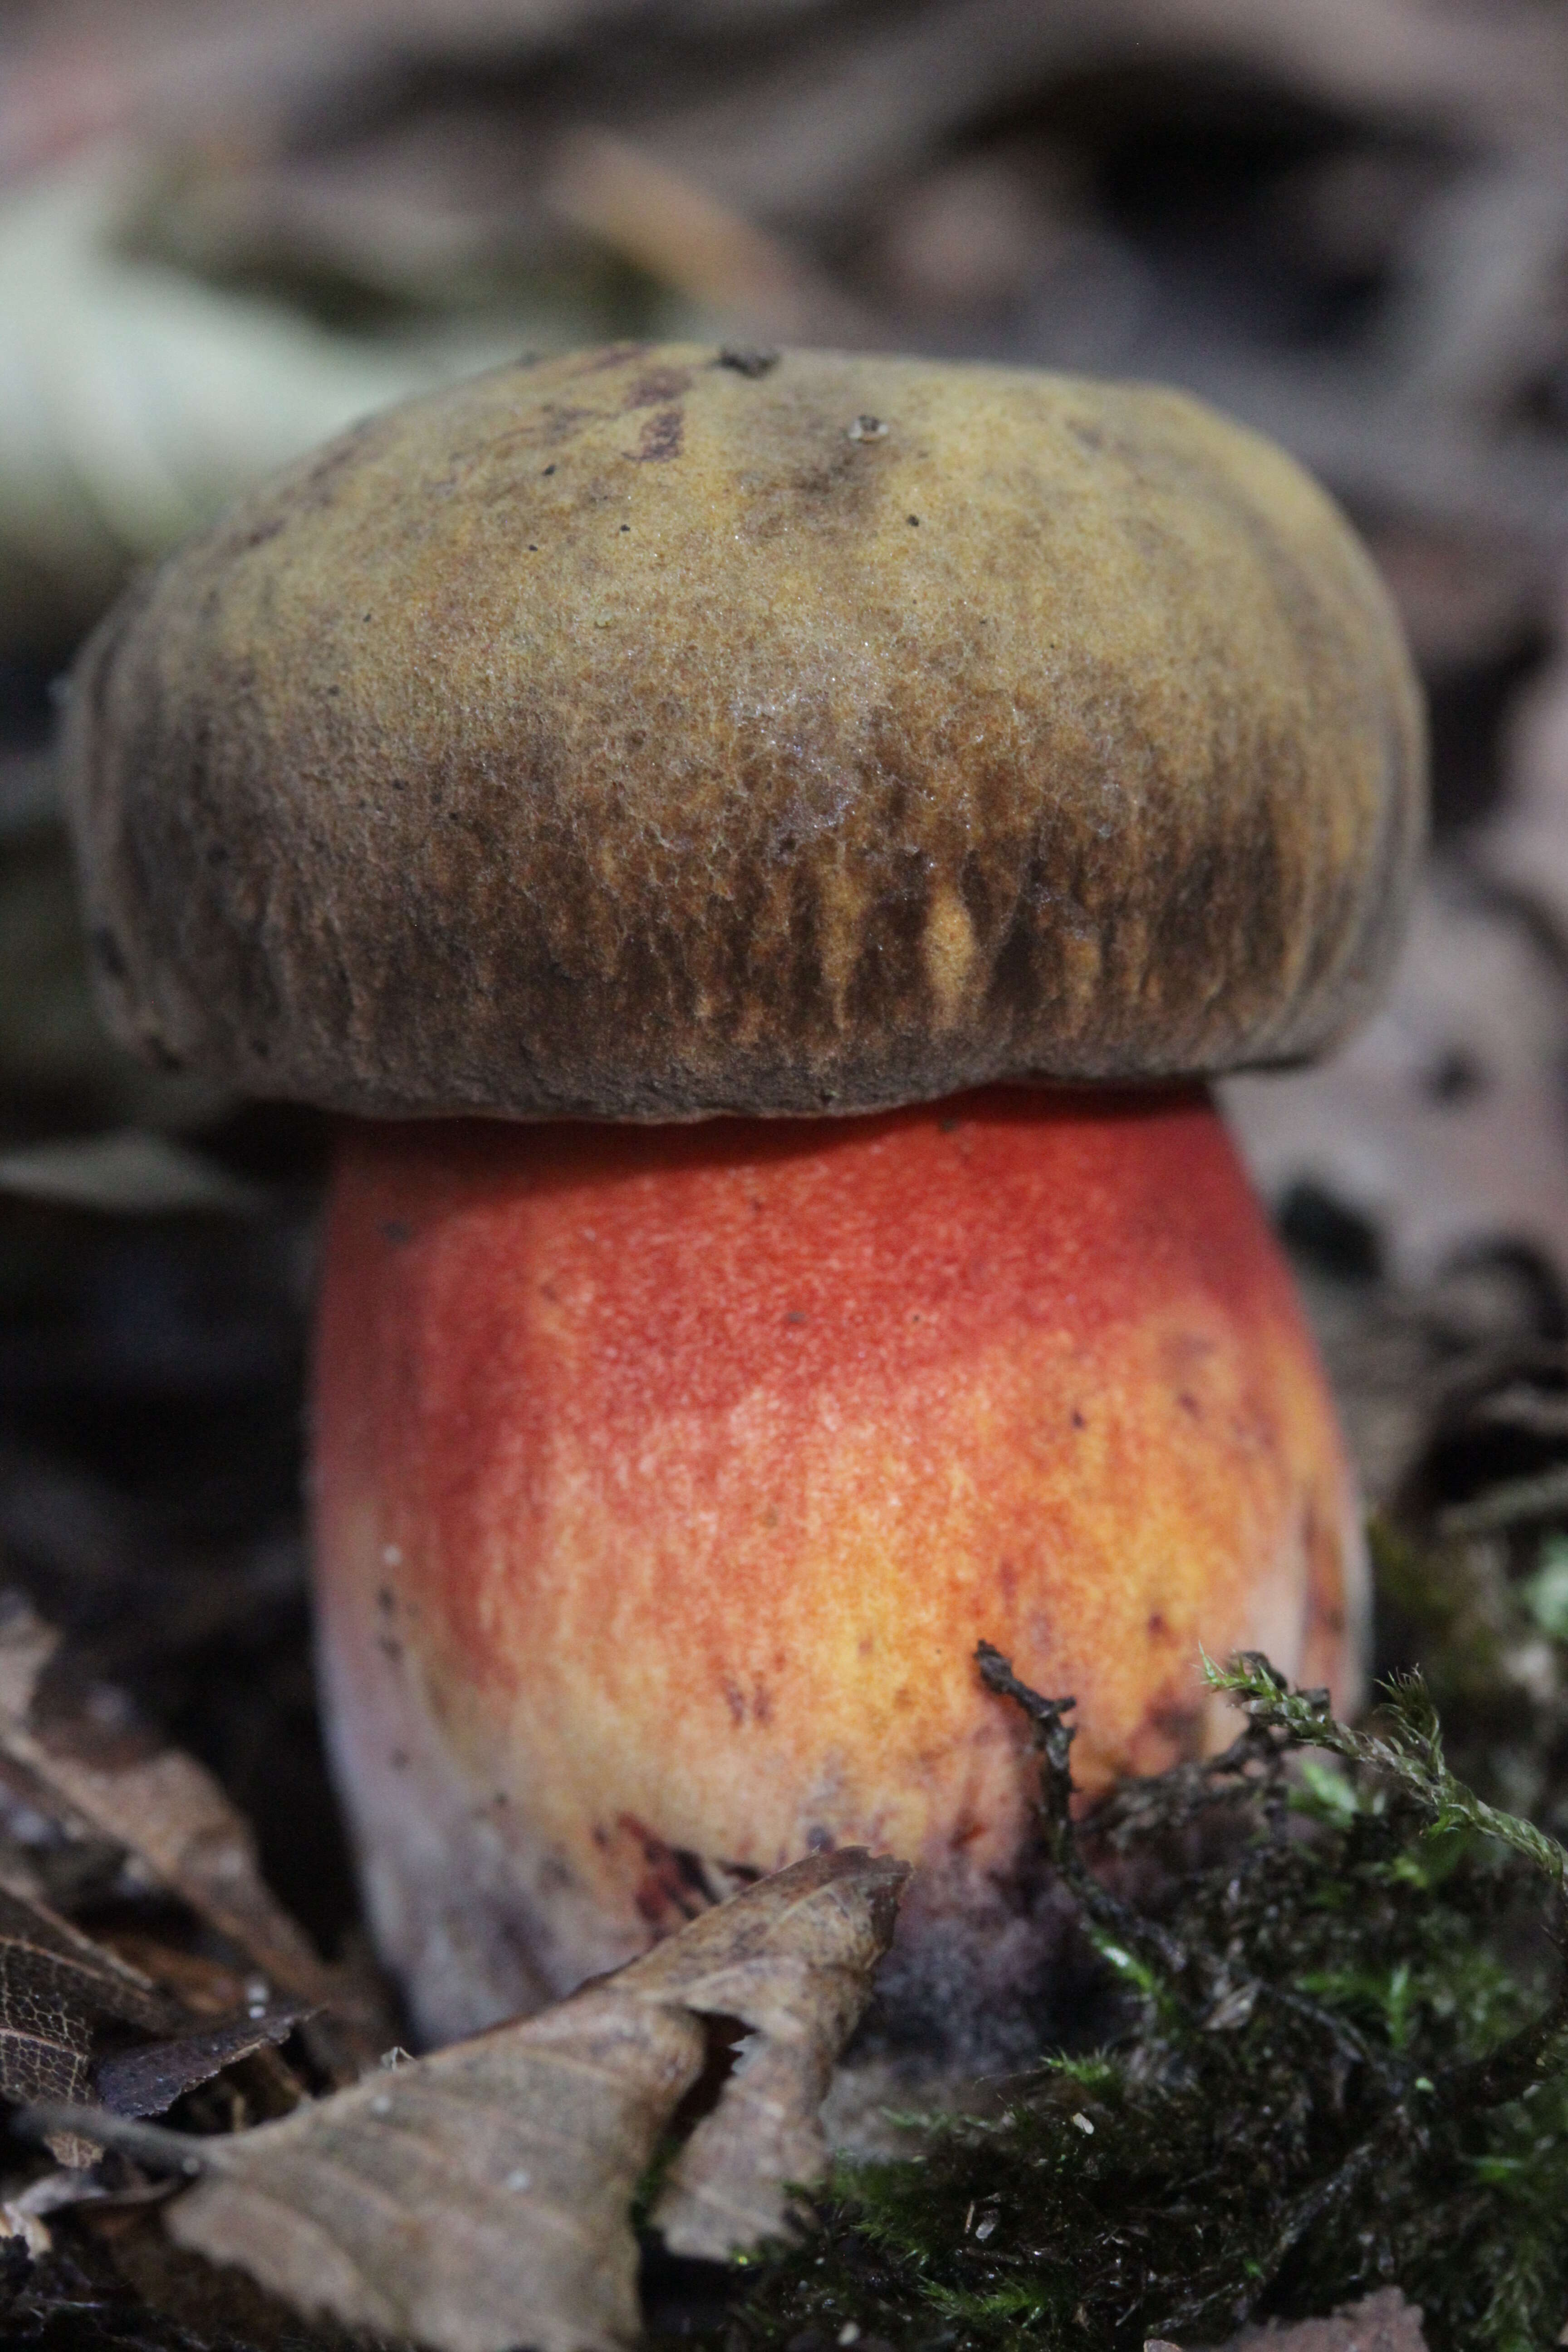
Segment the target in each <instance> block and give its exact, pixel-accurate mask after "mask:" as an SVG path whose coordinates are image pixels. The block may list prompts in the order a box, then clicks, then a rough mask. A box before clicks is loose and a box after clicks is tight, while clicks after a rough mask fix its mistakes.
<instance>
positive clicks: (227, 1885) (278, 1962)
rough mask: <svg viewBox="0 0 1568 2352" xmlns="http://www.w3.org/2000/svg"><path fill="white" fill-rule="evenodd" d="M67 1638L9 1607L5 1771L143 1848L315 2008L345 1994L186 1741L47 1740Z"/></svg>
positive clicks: (171, 1880) (0, 1713)
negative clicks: (110, 1757) (96, 1751)
mask: <svg viewBox="0 0 1568 2352" xmlns="http://www.w3.org/2000/svg"><path fill="white" fill-rule="evenodd" d="M59 1639H60V1637H59V1635H58V1633H57V1632H56V1630H55V1629H54V1627H52V1626H51V1625H48V1624H47V1623H46V1622H44V1620H43V1619H42V1618H40V1617H38V1616H37V1615H36V1614H35V1613H34V1612H33V1611H32V1610H31V1609H30V1608H28V1607H27V1605H26V1602H25V1601H23V1600H21V1598H20V1597H19V1596H18V1595H16V1594H6V1595H5V1606H4V1610H3V1612H0V1771H6V1770H9V1771H11V1772H19V1773H20V1774H21V1776H23V1783H24V1785H25V1786H26V1788H27V1790H28V1791H29V1793H36V1794H37V1796H38V1797H39V1798H40V1800H41V1801H43V1802H44V1803H45V1804H46V1805H47V1806H48V1807H49V1808H50V1809H52V1810H58V1811H61V1812H62V1813H64V1814H66V1815H68V1816H74V1817H75V1818H77V1819H78V1820H79V1821H81V1822H85V1823H86V1824H87V1825H89V1827H90V1828H92V1829H93V1830H95V1831H97V1832H100V1833H101V1834H103V1835H106V1836H108V1837H110V1838H111V1839H113V1840H114V1841H115V1842H116V1843H119V1844H121V1845H123V1846H124V1847H125V1848H126V1849H127V1850H128V1851H129V1852H130V1853H133V1854H135V1855H137V1856H138V1857H139V1858H140V1860H141V1861H142V1863H143V1864H145V1865H146V1867H147V1869H148V1870H149V1871H150V1872H151V1873H152V1874H153V1877H154V1878H155V1879H156V1880H157V1881H158V1882H159V1883H160V1884H161V1885H163V1886H166V1887H167V1888H168V1889H169V1890H170V1891H171V1892H172V1893H173V1894H175V1895H179V1896H180V1897H181V1899H182V1900H183V1901H184V1902H185V1903H187V1904H189V1906H190V1907H191V1909H192V1910H193V1911H195V1913H196V1914H197V1916H199V1917H201V1918H203V1919H205V1920H206V1921H207V1922H208V1924H209V1925H210V1926H212V1927H216V1929H217V1930H218V1932H219V1933H220V1934H221V1935H223V1936H226V1937H228V1938H229V1939H230V1941H231V1942H233V1943H234V1944H237V1946H238V1947H239V1948H240V1950H241V1951H243V1952H244V1953H245V1954H246V1955H247V1958H248V1959H249V1960H250V1961H251V1962H252V1963H253V1964H254V1966H255V1967H256V1968H258V1969H260V1970H261V1971H262V1972H263V1973H264V1974H265V1975H266V1976H267V1977H268V1978H269V1979H271V1980H272V1982H273V1983H274V1984H275V1985H276V1986H277V1987H278V1988H279V1990H282V1991H284V1992H287V1993H291V1994H293V1995H294V1996H296V1997H297V1999H299V2000H301V2001H303V2002H304V2003H306V2004H307V2005H308V2006H310V2007H320V2008H323V2009H324V2008H330V2007H331V2006H333V2004H334V2001H335V2000H336V1997H337V1993H338V1988H337V1987H336V1985H335V1983H334V1981H333V1979H332V1977H331V1971H330V1970H329V1969H327V1968H325V1967H324V1966H323V1964H322V1962H321V1960H320V1959H319V1958H318V1957H317V1955H316V1953H315V1952H314V1951H313V1950H312V1949H311V1947H310V1942H309V1940H308V1938H307V1937H305V1935H304V1934H303V1933H302V1931H301V1930H300V1928H299V1927H297V1926H296V1925H295V1923H294V1921H293V1920H292V1919H291V1918H290V1917H289V1915H288V1913H287V1912H286V1911H285V1910H284V1909H283V1908H282V1906H281V1905H280V1904H279V1903H278V1902H277V1900H276V1899H275V1897H274V1896H273V1895H272V1894H271V1893H270V1892H269V1890H268V1886H267V1884H266V1882H265V1880H264V1879H263V1878H262V1875H261V1870H260V1864H259V1862H258V1857H257V1853H256V1841H255V1838H254V1836H253V1835H252V1832H251V1830H250V1826H249V1824H248V1822H247V1821H246V1820H245V1818H244V1816H243V1814H241V1813H240V1812H238V1811H237V1809H236V1808H235V1806H234V1805H232V1804H231V1803H230V1801H229V1800H228V1798H227V1797H226V1796H225V1794H224V1792H223V1790H222V1789H220V1787H219V1786H218V1784H217V1782H216V1780H214V1779H213V1777H212V1775H211V1774H210V1773H209V1772H208V1771H206V1770H205V1768H204V1767H203V1766H202V1765H200V1764H198V1763H197V1762H196V1760H195V1757H193V1756H187V1755H186V1754H185V1753H184V1750H183V1749H180V1748H161V1749H159V1750H158V1751H157V1752H156V1753H155V1754H153V1755H151V1756H148V1757H145V1758H142V1759H137V1760H135V1761H132V1762H130V1763H127V1764H124V1765H121V1766H119V1767H116V1768H111V1767H109V1766H106V1765H103V1764H101V1763H97V1762H94V1761H92V1760H91V1759H89V1758H86V1757H84V1756H80V1755H78V1754H76V1753H74V1752H72V1750H71V1749H70V1748H69V1747H68V1746H64V1745H61V1744H59V1743H58V1742H56V1741H52V1740H50V1739H48V1738H46V1737H45V1736H44V1735H43V1734H42V1732H41V1731H40V1730H39V1728H38V1727H37V1721H36V1716H35V1700H36V1698H37V1693H38V1690H39V1686H40V1683H41V1681H42V1677H43V1675H44V1672H45V1669H46V1667H47V1665H48V1664H49V1662H50V1660H51V1659H52V1658H53V1656H54V1654H55V1652H56V1650H57V1649H58V1645H59Z"/></svg>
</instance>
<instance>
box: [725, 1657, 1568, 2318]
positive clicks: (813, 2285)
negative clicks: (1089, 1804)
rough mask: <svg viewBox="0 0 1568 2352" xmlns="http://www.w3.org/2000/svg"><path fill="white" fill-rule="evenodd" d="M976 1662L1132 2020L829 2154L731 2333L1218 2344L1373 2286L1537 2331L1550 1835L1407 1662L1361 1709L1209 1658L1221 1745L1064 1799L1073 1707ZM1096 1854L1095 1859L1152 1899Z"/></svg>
mask: <svg viewBox="0 0 1568 2352" xmlns="http://www.w3.org/2000/svg"><path fill="white" fill-rule="evenodd" d="M981 1669H982V1672H983V1673H984V1675H985V1677H986V1679H987V1681H988V1682H990V1684H991V1685H992V1686H993V1688H994V1689H996V1690H998V1691H1001V1692H1004V1693H1005V1694H1007V1695H1008V1696H1011V1697H1012V1698H1014V1699H1015V1700H1016V1702H1017V1703H1018V1704H1019V1705H1020V1706H1023V1707H1024V1708H1025V1709H1026V1711H1027V1713H1028V1714H1029V1716H1030V1717H1031V1718H1032V1720H1033V1722H1034V1724H1035V1726H1036V1731H1037V1740H1038V1743H1039V1748H1040V1754H1041V1765H1042V1788H1043V1801H1042V1814H1041V1828H1042V1835H1043V1837H1044V1840H1045V1843H1046V1845H1047V1850H1048V1852H1049V1853H1050V1856H1051V1858H1052V1860H1053V1862H1054V1863H1055V1864H1056V1866H1057V1868H1058V1870H1059V1871H1060V1873H1061V1874H1062V1876H1063V1878H1064V1880H1065V1881H1066V1882H1067V1884H1068V1886H1069V1887H1070V1888H1071V1889H1072V1891H1073V1893H1074V1894H1075V1895H1076V1898H1077V1900H1078V1903H1079V1906H1080V1910H1081V1913H1082V1916H1083V1918H1084V1921H1085V1924H1086V1927H1087V1928H1088V1930H1089V1934H1090V1936H1091V1937H1092V1939H1093V1941H1094V1943H1095V1945H1096V1946H1097V1948H1098V1950H1099V1952H1100V1959H1101V1962H1102V1965H1103V1967H1104V1969H1105V1970H1106V1972H1107V1975H1108V1977H1109V1978H1110V1979H1111V1980H1112V1982H1113V1983H1114V1984H1115V1985H1117V1986H1119V1987H1120V2005H1121V2024H1120V2029H1119V2030H1118V2031H1117V2032H1116V2033H1115V2034H1114V2035H1113V2037H1112V2038H1111V2040H1110V2043H1109V2045H1108V2046H1107V2047H1106V2048H1104V2049H1103V2050H1101V2051H1100V2052H1099V2053H1096V2054H1094V2055H1092V2056H1090V2057H1088V2058H1082V2057H1073V2058H1069V2057H1065V2056H1058V2057H1055V2058H1052V2059H1049V2060H1047V2062H1046V2063H1044V2064H1042V2066H1041V2067H1040V2069H1039V2070H1038V2072H1037V2074H1035V2075H1033V2076H1031V2077H1029V2078H1028V2079H1027V2080H1026V2082H1025V2083H1024V2084H1023V2086H1022V2088H1021V2090H1020V2092H1019V2095H1017V2096H1016V2099H1015V2100H1014V2102H1013V2104H1012V2105H1010V2106H1009V2107H1008V2108H1007V2110H1006V2112H1005V2114H1003V2115H1002V2116H1000V2117H999V2118H997V2119H994V2120H988V2121H976V2120H973V2119H961V2120H956V2121H954V2120H946V2121H942V2122H936V2121H933V2122H931V2124H930V2125H929V2126H927V2127H926V2131H925V2137H924V2140H923V2144H922V2146H921V2151H920V2153H919V2154H918V2155H916V2156H913V2157H910V2158H901V2159H900V2160H897V2161H885V2162H879V2163H870V2164H858V2165H853V2166H851V2165H847V2164H846V2165H844V2166H841V2168H840V2169H839V2171H838V2173H837V2178H836V2179H835V2180H834V2182H833V2183H832V2186H831V2189H830V2191H829V2192H828V2193H827V2194H826V2195H825V2196H824V2197H822V2198H821V2199H820V2200H818V2203H817V2208H816V2221H817V2225H818V2226H817V2227H816V2230H815V2231H814V2232H813V2233H812V2234H811V2236H810V2237H809V2238H808V2239H807V2240H806V2242H805V2243H804V2244H803V2245H802V2246H800V2247H799V2248H797V2249H795V2250H794V2251H791V2252H786V2253H781V2254H779V2255H778V2256H776V2257H775V2258H773V2259H771V2260H769V2261H766V2262H764V2263H761V2264H759V2265H758V2266H757V2268H756V2273H755V2277H754V2280H753V2281H752V2284H750V2287H749V2291H748V2292H747V2294H745V2296H744V2297H743V2299H742V2302H741V2303H740V2305H738V2307H737V2308H736V2310H735V2311H734V2312H733V2313H732V2315H731V2320H730V2323H729V2328H728V2336H727V2340H728V2344H729V2346H730V2347H731V2352H750V2347H758V2352H765V2347H784V2346H794V2347H796V2352H807V2347H810V2346H812V2345H815V2344H816V2343H818V2342H820V2343H821V2344H823V2345H825V2346H826V2345H834V2344H838V2343H842V2342H844V2341H845V2340H846V2333H847V2331H857V2330H858V2334H859V2336H860V2337H861V2338H862V2339H864V2338H866V2337H878V2338H881V2339H882V2340H883V2341H884V2342H885V2343H891V2344H893V2345H895V2346H898V2347H917V2346H926V2345H930V2346H933V2347H935V2346H939V2345H940V2346H943V2347H953V2352H968V2347H975V2352H981V2347H1001V2346H1008V2347H1013V2346H1018V2347H1034V2346H1038V2347H1058V2346H1059V2347H1075V2352H1085V2348H1086V2347H1088V2348H1089V2352H1099V2347H1107V2348H1108V2352H1109V2347H1118V2352H1120V2347H1141V2346H1142V2343H1143V2341H1144V2339H1145V2337H1146V2336H1174V2337H1175V2338H1177V2339H1178V2340H1179V2341H1183V2342H1185V2343H1189V2344H1197V2343H1203V2342H1217V2341H1219V2340H1221V2339H1223V2338H1224V2337H1226V2336H1228V2335H1229V2334H1230V2333H1231V2332H1232V2330H1233V2329H1234V2328H1235V2327H1236V2326H1237V2325H1238V2324H1240V2323H1241V2322H1243V2321H1244V2320H1246V2319H1247V2318H1248V2317H1250V2316H1252V2315H1257V2314H1259V2313H1266V2312H1280V2313H1286V2314H1291V2313H1308V2312H1321V2311H1325V2310H1327V2309H1330V2308H1331V2307H1332V2306H1333V2305H1335V2304H1337V2303H1340V2302H1342V2301H1344V2300H1347V2299H1349V2298H1351V2297H1352V2296H1354V2295H1356V2294H1362V2293H1365V2292H1367V2291H1369V2290H1370V2289H1372V2288H1373V2287H1376V2286H1379V2285H1383V2284H1391V2283H1397V2284H1399V2285H1401V2286H1402V2287H1403V2288H1404V2289H1405V2292H1406V2294H1408V2295H1409V2296H1410V2297H1411V2299H1412V2300H1413V2301H1414V2302H1416V2303H1419V2304H1420V2305H1423V2306H1424V2308H1425V2310H1426V2326H1427V2333H1428V2336H1429V2339H1430V2341H1431V2342H1432V2344H1433V2346H1434V2347H1435V2352H1527V2348H1528V2352H1533V2348H1534V2347H1545V2346H1548V2345H1553V2344H1555V2343H1556V2342H1557V2341H1558V2340H1559V2331H1560V2329H1561V2328H1562V2326H1563V2320H1564V2317H1565V2316H1568V2229H1565V2228H1564V2223H1563V2216H1564V2214H1565V2213H1568V1995H1565V1992H1564V1988H1563V1969H1562V1966H1561V1962H1560V1959H1559V1955H1558V1951H1557V1949H1556V1941H1557V1939H1558V1938H1560V1937H1562V1935H1563V1922H1564V1916H1565V1911H1564V1882H1565V1875H1568V1857H1565V1856H1564V1854H1563V1850H1562V1848H1561V1847H1559V1846H1558V1845H1557V1844H1556V1843H1554V1842H1553V1841H1552V1839H1551V1838H1550V1837H1548V1836H1546V1835H1545V1834H1543V1833H1542V1832H1540V1831H1539V1830H1537V1829H1534V1828H1533V1827H1531V1825H1530V1824H1529V1823H1527V1822H1522V1821H1520V1820H1517V1819H1515V1818H1513V1817H1511V1816H1510V1815H1508V1814H1505V1813H1502V1812H1500V1811H1494V1810H1493V1809H1492V1808H1490V1807H1489V1806H1488V1805H1486V1804H1484V1803H1482V1802H1481V1801H1480V1800H1479V1799H1478V1798H1476V1797H1475V1796H1473V1795H1472V1794H1471V1793H1470V1791H1469V1790H1468V1789H1466V1788H1464V1787H1463V1786H1462V1785H1461V1784H1460V1783H1459V1782H1458V1780H1455V1779H1454V1778H1453V1777H1452V1775H1451V1774H1450V1773H1449V1771H1448V1769H1447V1766H1446V1764H1445V1761H1444V1758H1443V1752H1442V1748H1441V1743H1440V1740H1439V1738H1438V1733H1437V1727H1436V1717H1435V1716H1434V1714H1433V1712H1432V1710H1431V1707H1430V1706H1429V1705H1428V1703H1427V1701H1426V1696H1425V1694H1424V1692H1423V1690H1422V1688H1421V1686H1420V1685H1419V1684H1417V1683H1415V1682H1407V1683H1405V1684H1403V1685H1401V1686H1399V1687H1398V1688H1397V1689H1396V1690H1395V1691H1394V1693H1393V1694H1392V1696H1391V1702H1390V1705H1389V1706H1388V1708H1387V1710H1386V1711H1385V1713H1384V1717H1382V1718H1381V1719H1380V1720H1379V1721H1378V1722H1377V1723H1375V1724H1374V1725H1373V1727H1372V1728H1370V1729H1369V1730H1367V1731H1365V1732H1362V1731H1352V1730H1350V1729H1347V1728H1346V1727H1343V1726H1342V1725H1339V1724H1337V1723H1335V1722H1333V1721H1332V1720H1331V1717H1329V1715H1328V1713H1327V1706H1326V1701H1325V1700H1324V1699H1323V1697H1322V1696H1321V1695H1310V1694H1300V1693H1295V1692H1292V1691H1291V1690H1289V1688H1288V1686H1287V1685H1284V1684H1283V1683H1282V1682H1281V1681H1280V1680H1279V1677H1278V1676H1277V1675H1275V1674H1274V1673H1273V1671H1272V1670H1271V1669H1270V1668H1269V1667H1268V1664H1267V1663H1266V1662H1265V1661H1263V1660H1262V1659H1258V1658H1247V1659H1243V1660H1240V1661H1237V1663H1236V1664H1233V1665H1232V1666H1231V1667H1229V1668H1227V1669H1226V1670H1225V1671H1224V1672H1223V1673H1221V1672H1215V1675H1214V1679H1215V1681H1216V1682H1217V1683H1218V1684H1220V1685H1222V1686H1223V1687H1225V1688H1226V1689H1227V1690H1228V1691H1230V1692H1231V1693H1232V1695H1233V1696H1234V1697H1235V1698H1236V1700H1237V1703H1238V1704H1239V1705H1240V1706H1241V1707H1242V1709H1243V1711H1244V1713H1245V1716H1246V1718H1247V1721H1246V1727H1245V1729H1244V1730H1243V1732H1242V1735H1241V1737H1240V1738H1239V1739H1238V1740H1237V1743H1236V1744H1235V1746H1234V1747H1233V1748H1231V1749H1230V1750H1229V1752H1228V1753H1227V1754H1226V1756H1224V1757H1223V1758H1220V1759H1216V1760H1215V1761H1214V1762H1212V1763H1209V1764H1204V1765H1186V1766H1183V1767H1179V1768H1178V1769H1175V1770H1173V1771H1172V1772H1168V1773H1165V1774H1163V1776H1161V1777H1160V1778H1159V1779H1157V1780H1149V1781H1142V1782H1137V1783H1134V1784H1132V1785H1131V1787H1129V1788H1128V1789H1127V1790H1123V1791H1122V1792H1121V1794H1120V1795H1119V1796H1118V1797H1116V1798H1114V1799H1112V1800H1111V1801H1110V1804H1109V1805H1108V1806H1107V1807H1105V1808H1103V1809H1102V1810H1101V1811H1100V1813H1099V1814H1098V1815H1097V1816H1095V1817H1094V1819H1093V1821H1092V1822H1091V1823H1090V1824H1089V1826H1088V1827H1087V1828H1085V1829H1082V1830H1080V1829H1079V1828H1077V1827H1075V1825H1074V1822H1073V1820H1072V1817H1071V1813H1070V1811H1069V1805H1068V1799H1069V1795H1070V1791H1071V1779H1070V1773H1069V1769H1068V1750H1069V1744H1070V1740H1071V1737H1072V1734H1071V1730H1070V1728H1069V1727H1068V1723H1067V1721H1066V1719H1065V1718H1066V1714H1067V1704H1066V1703H1062V1704H1058V1703H1055V1702H1052V1701H1049V1700H1045V1699H1042V1698H1040V1697H1038V1696H1037V1695H1036V1694H1035V1693H1033V1692H1031V1691H1029V1690H1027V1689H1026V1687H1025V1686H1024V1685H1021V1684H1019V1683H1018V1682H1016V1679H1015V1678H1014V1677H1013V1675H1011V1673H1010V1672H1009V1670H1008V1668H1007V1666H1006V1664H1005V1662H1004V1661H1003V1660H1002V1659H1000V1658H999V1657H997V1656H996V1654H994V1652H990V1651H983V1652H982V1653H981ZM1323 1751H1326V1756H1325V1754H1324V1753H1323ZM1086 1856H1089V1857H1092V1858H1094V1859H1095V1860H1096V1862H1097V1864H1103V1862H1104V1860H1105V1858H1106V1857H1107V1856H1110V1857H1115V1858H1116V1861H1115V1872H1114V1875H1115V1876H1116V1877H1117V1879H1118V1883H1121V1884H1128V1883H1131V1884H1137V1885H1140V1887H1141V1890H1142V1891H1141V1895H1140V1901H1139V1903H1138V1905H1137V1906H1134V1905H1133V1904H1131V1903H1130V1902H1127V1901H1124V1900H1121V1899H1120V1898H1119V1897H1118V1896H1116V1895H1113V1894H1112V1893H1110V1891H1109V1888H1108V1886H1107V1884H1106V1883H1105V1881H1104V1879H1102V1878H1101V1877H1100V1876H1097V1875H1095V1874H1092V1873H1091V1872H1090V1870H1089V1866H1088V1860H1087V1859H1086ZM1173 1857H1180V1862H1179V1864H1177V1865H1176V1866H1175V1867H1172V1866H1171V1864H1172V1859H1173ZM1140 1871H1142V1876H1140ZM848 2340H849V2341H851V2342H853V2341H854V2340H855V2336H854V2334H853V2333H849V2335H848Z"/></svg>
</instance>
